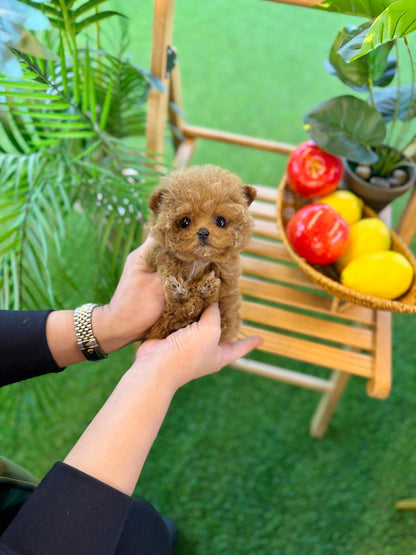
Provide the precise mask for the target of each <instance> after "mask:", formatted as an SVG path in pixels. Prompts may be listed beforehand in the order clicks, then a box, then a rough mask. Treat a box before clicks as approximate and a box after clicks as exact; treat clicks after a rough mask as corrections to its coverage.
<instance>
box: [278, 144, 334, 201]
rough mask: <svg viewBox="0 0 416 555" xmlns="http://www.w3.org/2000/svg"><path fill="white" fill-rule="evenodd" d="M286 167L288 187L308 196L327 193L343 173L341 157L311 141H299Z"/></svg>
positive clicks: (314, 196) (317, 196)
mask: <svg viewBox="0 0 416 555" xmlns="http://www.w3.org/2000/svg"><path fill="white" fill-rule="evenodd" d="M286 169H287V180H288V184H289V186H290V188H291V189H292V190H293V191H295V193H299V194H300V195H302V196H304V197H308V198H319V197H324V196H325V195H329V193H332V191H334V190H335V189H336V188H337V186H338V183H339V182H340V181H341V179H342V176H343V175H344V167H343V164H342V160H341V158H339V157H338V156H334V155H333V154H330V153H329V152H326V151H325V150H322V148H321V147H319V146H318V145H316V144H315V143H314V142H313V141H306V142H304V143H301V144H300V145H299V146H298V147H297V148H296V149H295V150H294V151H293V152H292V154H291V155H290V157H289V161H288V164H287V168H286Z"/></svg>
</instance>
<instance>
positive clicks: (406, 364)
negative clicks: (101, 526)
mask: <svg viewBox="0 0 416 555" xmlns="http://www.w3.org/2000/svg"><path fill="white" fill-rule="evenodd" d="M113 4H114V5H115V6H116V7H118V8H119V10H120V11H122V12H124V13H126V14H127V15H128V16H129V17H130V18H131V20H132V21H131V26H130V29H131V31H130V33H131V36H132V40H131V51H132V59H133V61H134V62H136V63H138V64H139V65H141V66H144V67H149V63H150V62H149V61H150V41H151V25H152V9H153V3H152V2H150V0H147V1H146V2H141V3H137V2H133V1H131V2H126V1H123V2H121V1H120V0H119V1H118V2H113ZM344 21H345V22H346V23H347V22H351V21H353V22H355V21H356V20H354V19H353V18H343V17H342V16H337V15H333V14H323V13H322V14H321V13H318V12H316V11H313V10H307V9H303V8H296V7H293V6H292V7H291V6H284V5H278V4H273V3H271V2H263V1H256V0H233V2H226V1H225V0H210V2H203V1H201V0H197V1H193V2H190V1H189V0H177V1H176V14H175V40H174V41H173V43H174V44H175V45H176V46H177V48H178V54H179V59H180V63H181V70H182V81H183V86H184V102H185V106H186V116H187V119H188V120H189V122H190V123H192V124H195V125H204V126H210V127H215V128H219V129H224V130H230V131H235V132H239V133H246V134H252V135H255V136H259V137H265V138H269V139H275V140H280V141H283V142H293V143H297V142H300V141H301V140H304V139H306V138H307V136H306V134H305V133H304V131H303V129H302V115H303V113H304V112H305V111H307V110H308V109H309V108H311V107H312V106H314V105H316V104H317V103H318V102H320V101H323V100H325V99H326V98H327V97H329V96H332V95H334V94H343V93H345V92H346V89H345V88H344V87H342V86H340V85H339V84H338V83H337V81H336V80H335V79H334V78H333V77H331V76H329V75H327V74H326V72H325V70H324V69H323V67H322V64H323V61H324V60H325V59H326V56H327V51H328V49H329V45H330V44H331V42H332V39H333V37H334V35H335V33H336V31H337V30H338V29H339V28H340V27H341V26H342V25H343V24H344ZM193 161H194V162H195V163H206V162H210V163H215V164H219V165H221V166H223V167H226V168H229V169H231V170H233V171H236V172H237V173H239V174H240V175H241V176H242V177H243V178H244V179H245V180H246V181H247V182H251V183H264V184H267V185H271V186H276V184H277V182H278V180H279V179H280V175H281V171H282V169H283V167H284V159H281V158H280V157H278V156H276V155H271V154H267V153H261V152H256V151H251V150H247V149H244V148H238V147H231V146H224V145H221V144H215V143H209V142H201V144H200V146H198V149H197V152H196V155H195V158H194V160H193ZM400 202H402V201H400ZM398 206H400V203H399V204H398ZM396 218H397V209H396ZM393 322H394V336H393V338H394V346H393V360H394V383H393V388H392V392H391V395H390V396H389V398H388V399H387V400H386V401H379V400H375V399H371V398H369V397H367V396H366V393H365V383H364V381H363V380H361V379H359V378H352V379H351V382H350V384H349V386H348V388H347V391H346V393H345V394H344V396H343V398H342V399H341V402H340V403H339V406H338V408H337V410H336V413H335V415H334V417H333V420H332V422H331V424H330V426H329V429H328V432H327V434H326V437H325V438H324V439H323V440H320V441H317V440H313V439H311V438H310V437H309V436H308V428H309V422H310V418H311V416H312V413H313V410H314V408H315V406H316V404H317V402H318V399H319V394H317V393H315V392H311V391H307V390H303V389H300V388H296V387H293V386H289V385H286V384H282V383H278V382H272V381H270V380H267V379H264V378H260V377H256V376H254V375H249V374H243V373H241V372H238V371H236V370H232V369H229V368H227V369H224V370H223V371H222V372H220V373H218V374H215V375H213V376H209V377H206V378H203V379H201V380H199V381H197V382H193V383H191V384H188V385H187V386H185V387H184V388H183V389H182V390H180V391H179V392H178V393H177V395H176V396H175V398H174V400H173V403H172V406H171V408H170V410H169V413H168V415H167V418H166V420H165V422H164V424H163V427H162V429H161V432H160V434H159V436H158V438H157V440H156V442H155V445H154V447H153V449H152V451H151V453H150V456H149V458H148V461H147V463H146V465H145V468H144V471H143V473H142V476H141V479H140V481H139V484H138V487H137V489H136V494H137V495H142V496H144V497H146V498H147V499H149V500H150V501H151V502H152V503H154V505H155V506H156V507H157V508H158V509H159V510H160V511H161V512H162V513H164V514H168V515H169V516H171V517H172V518H174V519H175V521H176V522H177V525H178V528H179V533H180V539H179V544H178V549H177V552H178V553H179V554H183V555H214V554H215V555H217V554H226V555H235V554H241V555H245V554H248V553H250V554H252V553H253V554H265V555H269V554H279V555H280V554H282V555H310V554H313V555H321V554H330V555H333V554H336V555H344V554H353V555H385V554H386V555H387V554H394V555H411V554H413V553H415V552H416V538H415V532H414V530H415V528H416V512H408V513H402V512H398V511H396V510H395V507H394V503H395V502H396V500H398V499H400V498H403V497H408V496H414V497H416V470H415V469H416V452H415V449H414V437H415V434H414V430H415V425H416V422H415V420H416V416H415V411H414V392H415V391H416V379H415V366H416V365H415V362H416V357H415V354H414V348H413V337H412V336H413V334H414V331H415V320H414V317H413V316H405V315H395V316H394V318H393ZM131 358H132V353H131V350H130V349H126V350H124V351H123V352H121V353H115V354H113V355H111V357H110V358H109V360H106V361H103V362H100V363H96V364H83V365H77V366H76V367H74V368H72V369H68V370H67V371H66V372H64V373H62V374H58V375H55V376H47V377H42V378H39V380H38V382H39V385H40V386H41V385H43V384H44V385H45V388H46V387H47V386H49V385H50V384H51V383H53V384H54V386H55V388H56V391H57V392H56V399H55V401H54V402H53V403H52V404H51V405H50V408H49V414H48V415H46V416H45V415H44V414H42V413H40V412H35V413H34V414H33V415H32V417H31V419H30V420H28V419H24V421H23V423H22V425H21V428H20V435H19V437H18V439H17V440H16V438H15V437H14V436H13V434H12V432H11V430H10V428H8V427H6V426H4V425H3V424H2V425H1V426H0V439H1V450H2V453H3V454H4V455H6V456H8V457H10V458H13V459H15V460H17V462H20V463H23V464H25V466H27V467H28V468H29V469H30V470H31V471H33V472H35V473H37V474H38V475H39V476H41V475H42V474H43V473H45V472H46V471H47V470H48V468H49V467H50V466H51V465H52V464H53V462H54V461H55V460H57V459H61V458H63V457H64V456H65V454H66V453H67V451H68V450H69V449H70V448H71V446H72V445H73V443H74V442H75V441H76V439H77V437H78V435H79V434H80V433H81V432H82V430H83V429H84V427H85V426H86V425H87V423H88V422H89V420H90V419H91V418H92V417H93V415H94V414H95V413H96V411H97V410H98V408H99V407H100V406H101V404H102V402H103V401H104V399H105V398H106V396H107V395H108V394H109V392H110V391H111V389H112V387H113V386H114V384H115V383H116V381H117V380H118V378H119V377H120V376H121V374H122V372H123V370H124V369H125V368H127V367H128V365H129V364H130V361H131ZM285 362H287V361H284V360H279V361H278V364H281V365H284V364H285ZM295 366H296V367H298V368H302V367H303V368H305V369H307V367H306V366H303V365H300V364H298V365H295ZM320 372H322V373H324V371H323V370H320Z"/></svg>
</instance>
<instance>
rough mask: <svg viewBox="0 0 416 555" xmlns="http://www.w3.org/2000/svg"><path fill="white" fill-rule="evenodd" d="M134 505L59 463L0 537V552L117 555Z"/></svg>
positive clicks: (116, 493) (118, 493)
mask: <svg viewBox="0 0 416 555" xmlns="http://www.w3.org/2000/svg"><path fill="white" fill-rule="evenodd" d="M131 505H132V498H131V497H130V496H128V495H126V494H124V493H122V492H120V491H118V490H116V489H114V488H112V487H111V486H109V485H107V484H105V483H103V482H100V481H99V480H96V479H95V478H93V477H91V476H89V475H88V474H84V473H83V472H81V471H80V470H77V469H76V468H73V467H71V466H69V465H67V464H65V463H61V462H58V463H56V464H55V465H54V466H53V468H52V469H51V470H50V471H49V472H48V474H47V475H46V476H45V478H44V479H43V480H42V482H41V483H40V484H39V486H38V487H37V488H36V490H35V491H34V493H33V494H32V496H31V497H30V498H29V499H28V501H26V503H25V504H24V505H23V507H22V508H21V509H20V511H19V513H18V514H17V515H16V517H15V518H14V519H13V521H12V523H11V524H10V526H9V527H8V528H7V529H6V531H5V532H4V533H3V535H2V536H1V537H0V553H7V554H9V553H10V554H13V555H17V554H21V553H31V555H57V554H59V555H73V554H74V553H76V554H77V555H110V554H114V552H115V550H116V547H117V544H118V541H119V539H120V535H121V533H122V530H123V526H124V523H125V520H126V517H127V514H128V512H129V510H130V507H131ZM149 553H150V552H149Z"/></svg>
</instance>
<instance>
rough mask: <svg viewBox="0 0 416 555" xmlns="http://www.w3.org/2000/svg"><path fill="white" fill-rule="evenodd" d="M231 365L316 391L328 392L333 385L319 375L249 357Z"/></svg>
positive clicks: (244, 370)
mask: <svg viewBox="0 0 416 555" xmlns="http://www.w3.org/2000/svg"><path fill="white" fill-rule="evenodd" d="M231 366H232V367H233V368H237V369H238V370H242V371H243V372H250V373H251V374H257V375H258V376H262V377H264V378H271V379H272V380H279V381H280V382H285V383H289V384H291V385H296V386H300V387H306V388H308V389H313V390H314V391H322V392H326V391H328V390H329V389H330V387H331V385H330V382H329V380H325V379H323V378H319V377H318V376H311V375H309V374H302V373H301V372H296V371H295V370H288V369H286V368H280V367H279V366H272V365H271V364H266V363H264V362H259V361H257V360H252V359H248V358H239V359H238V360H236V361H235V362H233V363H232V364H231Z"/></svg>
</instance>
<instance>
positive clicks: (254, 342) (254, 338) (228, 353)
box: [220, 335, 263, 366]
mask: <svg viewBox="0 0 416 555" xmlns="http://www.w3.org/2000/svg"><path fill="white" fill-rule="evenodd" d="M262 343H263V338H262V337H260V336H259V335H251V336H250V337H245V338H244V339H240V340H239V341H236V342H235V343H227V344H222V345H220V348H221V358H222V366H227V364H231V363H232V362H234V361H235V360H237V359H238V358H242V357H244V356H246V355H247V354H248V353H249V352H250V351H252V350H253V349H256V348H257V347H259V346H260V345H261V344H262Z"/></svg>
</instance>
